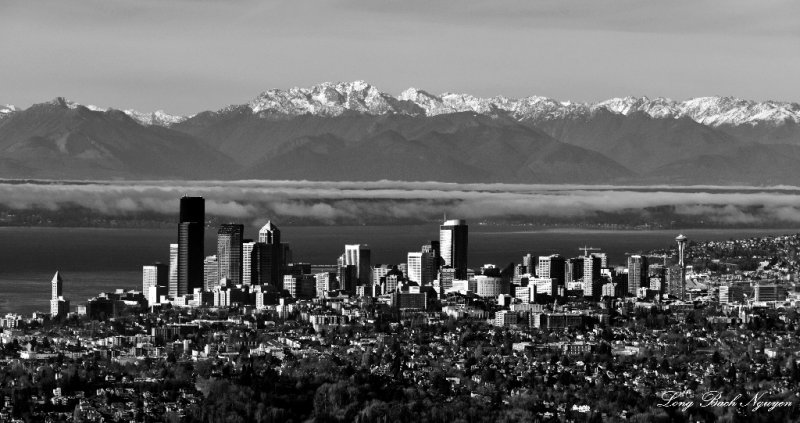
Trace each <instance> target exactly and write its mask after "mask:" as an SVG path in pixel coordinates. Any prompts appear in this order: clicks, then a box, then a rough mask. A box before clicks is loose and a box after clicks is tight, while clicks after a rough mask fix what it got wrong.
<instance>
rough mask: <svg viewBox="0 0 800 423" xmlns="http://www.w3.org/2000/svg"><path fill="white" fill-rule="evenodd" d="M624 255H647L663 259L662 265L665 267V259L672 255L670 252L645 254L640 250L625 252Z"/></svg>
mask: <svg viewBox="0 0 800 423" xmlns="http://www.w3.org/2000/svg"><path fill="white" fill-rule="evenodd" d="M625 255H626V256H647V257H658V258H661V259H663V260H664V267H667V259H668V258H670V257H672V254H645V253H643V252H641V251H639V252H636V253H625Z"/></svg>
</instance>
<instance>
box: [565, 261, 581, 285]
mask: <svg viewBox="0 0 800 423" xmlns="http://www.w3.org/2000/svg"><path fill="white" fill-rule="evenodd" d="M565 267H566V270H565V273H566V275H564V277H565V278H566V279H567V280H568V281H570V282H574V281H582V280H583V257H574V258H571V259H569V260H567V264H566V266H565Z"/></svg>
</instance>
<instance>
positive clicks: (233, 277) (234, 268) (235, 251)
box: [217, 223, 244, 285]
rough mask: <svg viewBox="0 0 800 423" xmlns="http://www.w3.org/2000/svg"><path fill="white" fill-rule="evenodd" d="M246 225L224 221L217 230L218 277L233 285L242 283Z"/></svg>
mask: <svg viewBox="0 0 800 423" xmlns="http://www.w3.org/2000/svg"><path fill="white" fill-rule="evenodd" d="M243 238H244V225H241V224H234V223H224V224H222V225H220V226H219V230H217V266H218V267H219V271H218V272H217V278H219V279H222V278H227V279H228V281H229V282H230V283H232V284H233V285H240V284H241V283H242V256H243V254H242V240H243Z"/></svg>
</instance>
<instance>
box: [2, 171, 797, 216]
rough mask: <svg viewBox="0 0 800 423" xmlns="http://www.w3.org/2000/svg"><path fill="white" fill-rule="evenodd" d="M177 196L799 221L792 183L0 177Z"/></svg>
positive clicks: (140, 202) (68, 202) (241, 207)
mask: <svg viewBox="0 0 800 423" xmlns="http://www.w3.org/2000/svg"><path fill="white" fill-rule="evenodd" d="M183 195H191V196H203V197H205V198H206V211H207V213H208V214H210V215H216V216H220V217H224V218H231V219H238V220H242V221H258V220H261V219H266V218H269V217H270V216H282V217H285V218H286V217H288V218H298V219H305V220H317V221H320V222H329V223H332V222H337V221H358V220H364V219H368V220H372V221H375V220H381V219H385V220H386V223H391V222H392V221H396V220H402V221H408V220H420V221H423V220H435V219H437V218H439V217H441V216H442V215H443V214H444V213H446V214H447V215H448V216H457V217H459V218H465V219H472V220H485V219H488V220H491V219H503V218H509V217H515V218H523V219H524V218H531V219H536V218H537V217H539V218H541V217H548V218H561V219H570V218H576V219H586V218H591V217H593V216H599V215H600V214H618V213H625V214H631V213H633V214H636V213H640V214H646V213H650V212H651V211H652V210H653V209H659V208H661V209H663V208H668V209H669V210H670V213H672V214H674V215H677V216H685V217H689V218H697V217H703V218H705V219H707V220H709V221H712V222H717V223H721V224H732V225H735V224H759V223H774V222H776V221H780V222H788V223H791V222H800V187H792V186H776V187H717V186H691V187H674V186H594V185H591V186H587V185H511V184H469V185H460V184H452V183H438V182H398V181H378V182H311V181H191V182H187V181H152V182H148V181H135V182H127V181H126V182H120V181H104V182H61V181H59V182H54V181H2V182H0V205H2V206H3V207H4V208H6V209H12V210H19V211H24V210H33V209H45V210H51V211H54V210H59V209H60V208H62V207H65V206H70V207H74V206H75V205H79V206H82V207H85V208H88V209H90V210H91V211H93V212H95V213H99V214H103V215H111V216H114V215H134V214H137V213H160V214H175V213H176V212H177V210H178V198H179V197H181V196H183Z"/></svg>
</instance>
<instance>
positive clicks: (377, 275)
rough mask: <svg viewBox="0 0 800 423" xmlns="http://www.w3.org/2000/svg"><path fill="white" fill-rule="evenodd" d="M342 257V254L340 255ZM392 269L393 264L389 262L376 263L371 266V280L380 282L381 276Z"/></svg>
mask: <svg viewBox="0 0 800 423" xmlns="http://www.w3.org/2000/svg"><path fill="white" fill-rule="evenodd" d="M342 258H344V256H342ZM342 263H344V261H342ZM392 269H394V266H392V265H390V264H377V265H375V266H374V267H373V268H372V280H373V281H374V282H375V283H378V282H380V280H381V278H382V277H384V276H386V275H387V274H389V272H390V271H391V270H392Z"/></svg>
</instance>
